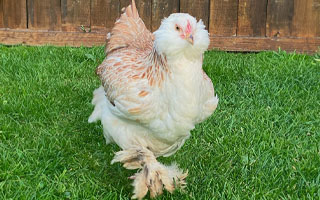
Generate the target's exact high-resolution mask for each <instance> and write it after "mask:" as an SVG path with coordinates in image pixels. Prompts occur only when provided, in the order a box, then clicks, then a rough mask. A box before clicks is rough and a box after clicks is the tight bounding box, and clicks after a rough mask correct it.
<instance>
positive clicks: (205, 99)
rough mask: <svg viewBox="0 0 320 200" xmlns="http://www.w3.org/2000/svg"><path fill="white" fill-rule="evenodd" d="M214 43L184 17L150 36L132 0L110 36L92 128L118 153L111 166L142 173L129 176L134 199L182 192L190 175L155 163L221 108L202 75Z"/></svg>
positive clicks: (173, 17)
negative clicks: (96, 126)
mask: <svg viewBox="0 0 320 200" xmlns="http://www.w3.org/2000/svg"><path fill="white" fill-rule="evenodd" d="M209 42H210V40H209V36H208V32H207V30H205V26H204V24H203V22H202V21H201V20H200V21H198V22H197V21H196V19H195V18H194V17H192V16H190V15H189V14H184V13H175V14H171V15H170V16H169V17H168V18H165V19H164V20H163V21H162V23H161V26H160V28H159V29H158V30H157V31H155V32H154V33H153V34H152V33H151V32H150V31H148V30H147V28H146V27H145V25H144V23H143V21H142V20H141V18H140V17H139V14H138V12H137V9H136V6H135V2H134V0H132V4H131V5H130V6H128V7H127V8H126V9H125V11H124V13H123V14H122V15H121V17H120V19H119V20H117V22H116V23H115V26H114V28H113V29H112V32H111V35H109V41H108V44H107V49H106V51H107V57H106V58H105V60H104V61H103V63H102V64H101V65H100V66H99V67H98V68H97V74H98V75H99V77H100V79H101V81H102V86H101V87H99V88H98V89H96V90H95V91H94V93H93V94H94V97H93V100H92V103H93V104H94V105H95V108H94V111H93V113H92V114H91V116H90V117H89V122H90V123H91V122H96V121H97V120H101V123H102V125H103V133H104V137H105V139H106V142H107V143H110V142H115V143H116V144H117V145H119V146H120V147H121V149H122V151H120V152H117V153H116V155H115V157H114V159H113V160H112V163H114V162H121V163H123V164H124V167H125V168H127V169H140V170H139V171H138V172H137V173H136V174H135V175H134V176H133V177H131V178H132V179H134V182H133V186H134V195H133V198H138V199H141V198H143V197H144V196H145V195H146V194H147V193H148V191H150V195H151V197H155V196H157V195H159V194H161V193H162V192H163V189H166V190H168V191H169V192H172V191H173V190H174V189H175V188H176V187H184V185H185V181H184V179H185V178H186V176H187V173H183V172H182V170H180V169H179V168H178V167H177V166H176V165H171V166H165V165H163V164H161V163H159V162H158V161H157V160H156V157H158V156H170V155H172V154H173V153H175V152H176V151H177V150H178V149H179V148H181V146H182V145H183V144H184V142H185V140H186V139H188V138H189V136H190V131H191V130H192V129H193V128H194V127H195V125H196V124H197V123H200V122H202V121H203V120H205V119H206V118H208V117H209V116H210V115H211V114H212V113H213V111H214V110H215V109H216V107H217V105H218V98H217V96H215V94H214V89H213V85H212V82H211V80H210V79H209V78H208V76H207V75H206V74H205V72H204V71H203V69H202V60H203V53H204V51H206V50H207V48H208V46H209Z"/></svg>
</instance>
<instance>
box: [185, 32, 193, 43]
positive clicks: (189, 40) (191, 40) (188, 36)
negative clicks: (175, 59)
mask: <svg viewBox="0 0 320 200" xmlns="http://www.w3.org/2000/svg"><path fill="white" fill-rule="evenodd" d="M186 40H187V41H188V42H189V43H190V44H192V45H193V35H192V34H190V35H187V37H186Z"/></svg>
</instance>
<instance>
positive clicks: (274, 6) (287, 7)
mask: <svg viewBox="0 0 320 200" xmlns="http://www.w3.org/2000/svg"><path fill="white" fill-rule="evenodd" d="M293 11H294V2H293V0H282V1H279V0H269V1H268V12H267V13H268V14H267V25H266V28H267V32H266V35H267V37H282V36H290V35H291V32H292V18H293Z"/></svg>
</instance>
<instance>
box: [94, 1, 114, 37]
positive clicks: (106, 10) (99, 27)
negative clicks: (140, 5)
mask: <svg viewBox="0 0 320 200" xmlns="http://www.w3.org/2000/svg"><path fill="white" fill-rule="evenodd" d="M119 16H120V1H119V0H91V29H92V31H104V32H105V31H110V29H111V28H112V27H113V26H114V23H115V21H116V20H117V18H119Z"/></svg>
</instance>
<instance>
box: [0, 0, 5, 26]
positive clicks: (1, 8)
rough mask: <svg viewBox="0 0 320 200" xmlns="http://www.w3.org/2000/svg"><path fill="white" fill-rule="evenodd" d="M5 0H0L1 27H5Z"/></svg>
mask: <svg viewBox="0 0 320 200" xmlns="http://www.w3.org/2000/svg"><path fill="white" fill-rule="evenodd" d="M3 27H4V24H3V0H0V28H3Z"/></svg>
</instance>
